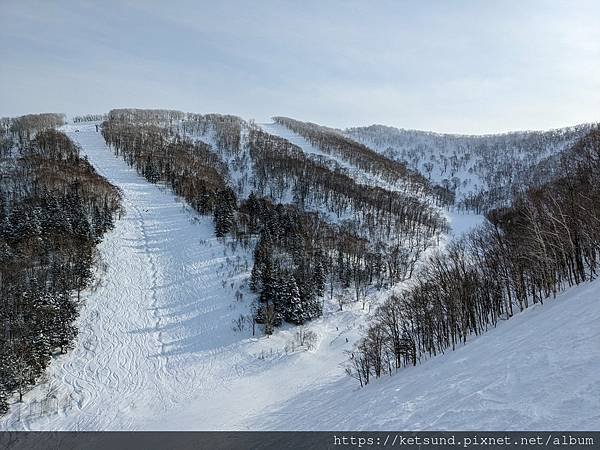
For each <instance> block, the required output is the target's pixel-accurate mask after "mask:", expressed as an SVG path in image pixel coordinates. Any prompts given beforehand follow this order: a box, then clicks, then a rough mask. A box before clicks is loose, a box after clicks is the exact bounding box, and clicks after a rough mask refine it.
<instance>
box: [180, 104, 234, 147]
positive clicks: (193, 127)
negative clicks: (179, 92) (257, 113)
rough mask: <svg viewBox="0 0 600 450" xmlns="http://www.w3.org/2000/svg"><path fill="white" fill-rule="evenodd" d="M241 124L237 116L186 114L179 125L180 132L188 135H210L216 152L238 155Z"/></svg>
mask: <svg viewBox="0 0 600 450" xmlns="http://www.w3.org/2000/svg"><path fill="white" fill-rule="evenodd" d="M243 123H244V122H243V120H242V119H240V118H239V117H237V116H231V115H222V114H204V115H203V114H193V113H188V114H186V118H185V119H184V120H183V121H182V123H181V130H182V131H183V133H187V134H190V135H201V136H205V135H207V134H211V135H212V137H213V139H214V141H215V144H216V147H217V149H218V150H220V151H224V152H227V153H233V154H238V153H239V151H240V148H241V140H242V125H243Z"/></svg>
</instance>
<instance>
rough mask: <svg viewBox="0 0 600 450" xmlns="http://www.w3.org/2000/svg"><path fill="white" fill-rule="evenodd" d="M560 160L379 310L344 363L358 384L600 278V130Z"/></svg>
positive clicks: (431, 261)
mask: <svg viewBox="0 0 600 450" xmlns="http://www.w3.org/2000/svg"><path fill="white" fill-rule="evenodd" d="M557 164H558V166H557V167H558V169H559V170H558V173H560V175H558V176H556V177H555V178H554V179H552V180H551V181H548V182H547V183H545V184H543V185H540V186H537V187H531V188H529V189H526V190H524V191H519V192H517V193H515V196H514V198H513V200H512V204H511V206H507V207H501V208H496V209H493V210H490V211H489V212H488V214H487V221H486V223H485V224H484V225H482V226H480V227H479V228H477V229H475V230H474V231H473V232H471V233H470V234H468V235H467V236H465V237H464V238H463V239H462V240H460V241H457V242H454V243H452V244H451V245H449V246H448V248H447V249H445V250H441V251H438V252H436V253H435V254H434V255H433V256H432V257H431V258H430V259H429V260H428V262H427V263H426V264H425V265H424V267H423V268H422V269H421V270H420V271H419V273H418V274H417V276H416V277H415V280H414V282H413V283H412V284H411V286H410V287H409V288H407V289H406V290H405V291H403V292H402V293H401V294H400V295H395V296H391V297H390V298H389V299H388V300H387V301H385V303H384V304H383V305H382V306H381V307H380V308H378V310H377V311H376V313H375V319H374V320H373V321H372V323H371V324H370V326H369V328H368V330H367V331H366V332H365V335H364V337H363V339H362V340H361V341H360V342H359V344H358V345H357V346H356V348H355V350H354V351H353V352H352V354H351V360H350V366H349V367H348V373H349V374H350V375H352V376H353V377H354V378H356V379H357V380H358V381H359V383H360V384H361V386H363V385H365V384H367V383H369V381H370V380H371V379H372V378H373V377H375V378H378V377H381V376H383V375H384V374H389V375H392V374H393V373H394V372H396V371H397V370H399V369H400V368H401V367H404V366H407V365H416V364H418V363H419V362H421V361H423V360H425V359H427V358H430V357H432V356H435V355H438V354H441V353H444V352H445V351H448V350H449V349H454V348H455V347H456V346H457V345H461V344H464V343H465V342H466V341H467V339H468V338H469V337H470V336H472V335H478V334H480V333H483V332H484V331H485V330H487V329H488V328H489V327H494V326H496V324H497V323H498V321H500V320H506V319H509V318H510V317H512V316H513V315H514V314H515V313H516V312H519V311H523V310H524V309H526V308H528V307H529V306H530V305H532V304H536V303H543V302H544V301H545V300H546V299H548V298H552V297H555V296H556V294H557V293H558V292H560V291H561V290H563V289H565V288H567V287H570V286H574V285H577V284H580V283H583V282H586V281H590V280H593V279H595V278H596V276H597V269H598V264H599V258H600V129H598V128H597V127H596V128H594V129H592V130H591V131H590V132H589V133H588V134H586V135H585V136H584V137H583V138H581V139H580V140H579V141H577V142H576V143H575V144H574V145H573V146H572V147H571V148H570V149H568V150H567V151H565V152H564V153H562V154H561V155H560V159H559V161H558V162H557Z"/></svg>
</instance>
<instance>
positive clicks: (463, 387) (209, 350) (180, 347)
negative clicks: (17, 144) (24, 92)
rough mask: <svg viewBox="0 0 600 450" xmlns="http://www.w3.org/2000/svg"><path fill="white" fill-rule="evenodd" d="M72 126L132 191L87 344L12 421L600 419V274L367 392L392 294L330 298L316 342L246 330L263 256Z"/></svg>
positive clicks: (90, 314) (110, 249) (126, 425)
mask: <svg viewBox="0 0 600 450" xmlns="http://www.w3.org/2000/svg"><path fill="white" fill-rule="evenodd" d="M75 129H78V130H79V132H75ZM66 131H67V132H68V134H69V136H70V137H72V138H73V139H74V140H76V141H77V142H79V143H80V145H81V146H82V149H83V153H84V154H86V155H87V156H88V157H89V160H90V162H91V163H92V164H93V165H94V166H95V167H96V168H97V169H98V171H99V172H100V173H101V174H102V175H104V176H106V177H107V178H108V179H109V181H111V182H112V183H114V184H115V185H117V186H119V187H120V188H121V189H122V190H123V196H124V207H125V210H126V215H125V217H123V218H122V219H121V220H118V221H117V222H116V226H115V229H114V230H112V231H111V232H110V233H108V234H107V236H106V237H105V239H104V241H103V242H102V244H101V245H100V253H101V255H102V264H101V265H100V266H101V267H104V270H100V271H99V273H98V279H99V280H100V281H99V283H98V286H97V287H96V288H95V289H92V290H90V291H89V292H87V293H86V295H85V296H84V302H83V306H82V310H81V316H80V318H79V320H78V326H79V329H80V334H79V336H78V338H77V340H76V343H75V349H74V350H72V351H70V352H68V353H67V354H66V355H63V356H61V357H58V358H56V359H55V360H54V361H53V362H52V364H51V365H50V367H49V370H48V373H47V377H46V380H45V381H44V382H43V383H42V384H40V385H39V386H37V387H36V388H34V389H33V390H32V391H31V392H29V393H27V394H26V396H25V402H24V403H23V404H21V405H19V404H13V405H12V407H11V411H10V413H9V414H8V415H6V416H4V417H3V418H1V419H0V429H9V430H15V429H30V430H130V429H133V430H140V429H146V430H149V429H150V430H161V429H162V430H164V429H168V430H184V429H194V430H234V429H251V430H259V429H269V430H318V429H322V430H351V429H359V430H363V429H364V430H389V429H465V430H481V429H488V430H492V429H513V430H514V429H520V430H527V429H549V430H550V429H598V428H600V376H598V374H599V373H600V326H598V324H599V323H600V301H599V300H600V299H599V298H598V297H599V295H598V292H599V288H600V282H593V283H590V284H586V285H583V286H580V287H577V288H574V289H571V290H569V291H568V292H566V293H564V294H562V295H560V296H559V297H558V298H557V299H553V300H548V301H547V302H546V304H545V305H543V306H541V305H537V306H535V307H533V308H531V309H529V310H527V311H525V312H524V313H521V314H518V315H516V316H515V317H514V318H512V319H511V320H509V321H505V322H502V323H500V324H499V326H498V327H497V328H495V329H492V330H490V331H489V332H487V333H485V334H483V335H481V336H479V337H477V338H474V339H471V340H470V341H469V342H468V343H467V344H466V345H465V346H463V347H460V348H459V349H457V350H456V351H454V352H451V351H449V352H447V353H446V354H445V355H442V356H438V357H434V358H432V359H430V360H428V361H426V362H424V363H423V364H421V365H419V366H417V367H411V368H407V369H403V370H401V371H399V373H398V374H396V375H395V376H393V377H389V378H385V379H382V380H377V381H374V382H373V383H372V384H370V385H368V386H367V387H366V388H362V389H360V388H359V387H358V384H357V383H356V381H355V380H353V379H351V378H349V377H348V376H347V375H346V374H345V373H344V366H345V363H346V361H347V354H346V351H348V350H351V348H352V345H353V343H354V342H355V341H356V340H357V339H358V338H359V337H360V335H361V333H362V332H361V329H360V328H361V326H362V325H364V324H365V323H366V321H367V320H368V319H369V316H370V314H371V312H372V310H374V307H373V308H371V306H374V305H375V304H377V303H378V302H379V301H381V299H382V298H383V297H384V296H385V294H386V293H379V294H377V295H376V296H375V297H373V298H370V299H369V301H368V302H367V304H366V307H365V309H364V310H363V309H362V304H349V305H346V306H345V307H344V310H343V311H337V306H336V305H335V304H334V303H333V302H332V301H330V300H327V301H326V304H325V314H324V317H323V318H321V319H319V320H316V321H313V322H312V323H310V324H309V325H308V326H307V328H308V329H310V330H312V331H314V332H315V333H316V334H317V343H316V346H315V348H313V349H311V350H307V349H298V348H297V346H296V345H294V347H293V348H291V343H292V341H293V340H294V334H295V333H296V332H297V328H295V327H284V328H283V329H282V330H279V331H277V332H276V333H275V334H274V335H273V336H271V337H257V338H254V337H252V335H251V330H249V329H246V330H244V331H237V332H236V331H233V327H232V321H233V320H234V319H236V318H237V317H239V315H240V314H246V313H247V312H248V305H249V303H250V298H249V297H250V294H249V293H248V292H247V290H245V288H244V286H243V283H244V280H245V278H246V277H247V269H245V268H244V267H238V268H234V267H233V266H234V264H235V263H236V262H240V261H241V262H244V261H245V260H248V261H249V264H250V266H249V267H251V256H250V255H248V254H246V253H244V252H243V251H239V250H238V251H235V252H234V251H233V250H231V249H228V248H227V246H226V245H225V244H224V243H223V242H221V241H218V240H217V239H215V237H214V233H213V225H212V221H211V220H210V218H208V217H202V216H198V215H197V214H195V213H194V212H193V211H191V210H190V209H189V208H188V207H186V206H185V204H184V203H182V202H180V201H178V200H177V199H176V198H175V197H174V195H173V194H172V193H171V192H170V191H169V190H168V189H166V188H164V187H159V186H156V185H152V184H149V183H148V182H146V181H145V180H144V179H143V178H141V177H140V176H138V175H137V174H136V172H135V170H133V169H131V168H129V167H127V165H126V164H125V162H124V161H122V160H121V159H120V158H118V157H116V156H114V154H113V152H112V151H111V150H110V149H108V148H107V147H106V145H105V144H104V140H103V139H102V136H101V135H100V133H96V132H95V127H94V124H79V125H77V126H68V127H66ZM472 219H473V217H471V218H470V219H467V220H466V222H468V223H470V222H471V221H472ZM465 228H468V226H467V227H465ZM238 257H239V260H238ZM228 261H229V263H228ZM242 265H243V264H242ZM231 283H233V286H234V287H233V288H232V287H231ZM240 285H241V286H240ZM238 288H239V289H240V291H242V292H243V293H244V299H243V300H242V301H237V300H235V295H234V293H235V291H236V290H237V289H238ZM259 334H260V331H259ZM44 402H45V403H44ZM42 403H44V404H45V406H44V407H42V406H41V404H42Z"/></svg>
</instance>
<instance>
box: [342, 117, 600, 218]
mask: <svg viewBox="0 0 600 450" xmlns="http://www.w3.org/2000/svg"><path fill="white" fill-rule="evenodd" d="M592 127H593V125H588V124H583V125H578V126H574V127H566V128H560V129H555V130H548V131H517V132H511V133H504V134H493V135H459V134H441V133H433V132H426V131H417V130H404V129H397V128H393V127H386V126H382V125H371V126H369V127H359V128H350V129H347V130H345V131H344V134H345V135H346V136H348V137H350V138H353V139H356V140H358V141H359V142H361V143H363V144H365V145H367V146H369V147H371V148H373V149H375V150H377V151H378V152H379V153H381V154H383V155H385V156H387V157H388V158H391V159H394V160H396V161H401V162H403V163H404V164H406V165H407V166H408V167H410V168H412V169H413V170H417V171H419V172H421V173H422V174H424V176H426V178H427V179H428V180H429V181H430V182H432V183H435V184H436V185H437V186H441V187H443V188H444V189H445V190H447V191H449V192H450V193H451V195H452V196H454V197H455V198H454V201H452V202H450V204H454V207H455V209H457V210H460V211H472V212H475V213H477V214H484V213H485V212H487V211H489V210H491V209H494V208H497V207H501V206H508V205H510V202H511V201H512V198H513V194H514V191H515V190H523V189H526V188H527V187H534V186H540V185H542V184H544V183H545V182H547V181H549V180H550V179H551V178H552V177H554V176H555V175H556V174H557V173H558V170H559V167H558V165H557V163H558V160H559V158H558V155H559V154H560V153H561V152H563V151H564V150H567V149H568V148H570V147H571V146H572V145H573V144H574V143H575V142H576V141H577V140H578V139H580V138H582V137H583V136H585V134H586V133H587V132H589V131H590V130H591V128H592Z"/></svg>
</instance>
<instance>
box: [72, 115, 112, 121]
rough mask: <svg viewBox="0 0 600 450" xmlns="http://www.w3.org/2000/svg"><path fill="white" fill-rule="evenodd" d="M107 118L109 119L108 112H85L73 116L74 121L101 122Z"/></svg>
mask: <svg viewBox="0 0 600 450" xmlns="http://www.w3.org/2000/svg"><path fill="white" fill-rule="evenodd" d="M106 119H108V114H84V115H82V116H75V117H73V123H81V122H100V121H103V120H106Z"/></svg>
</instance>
